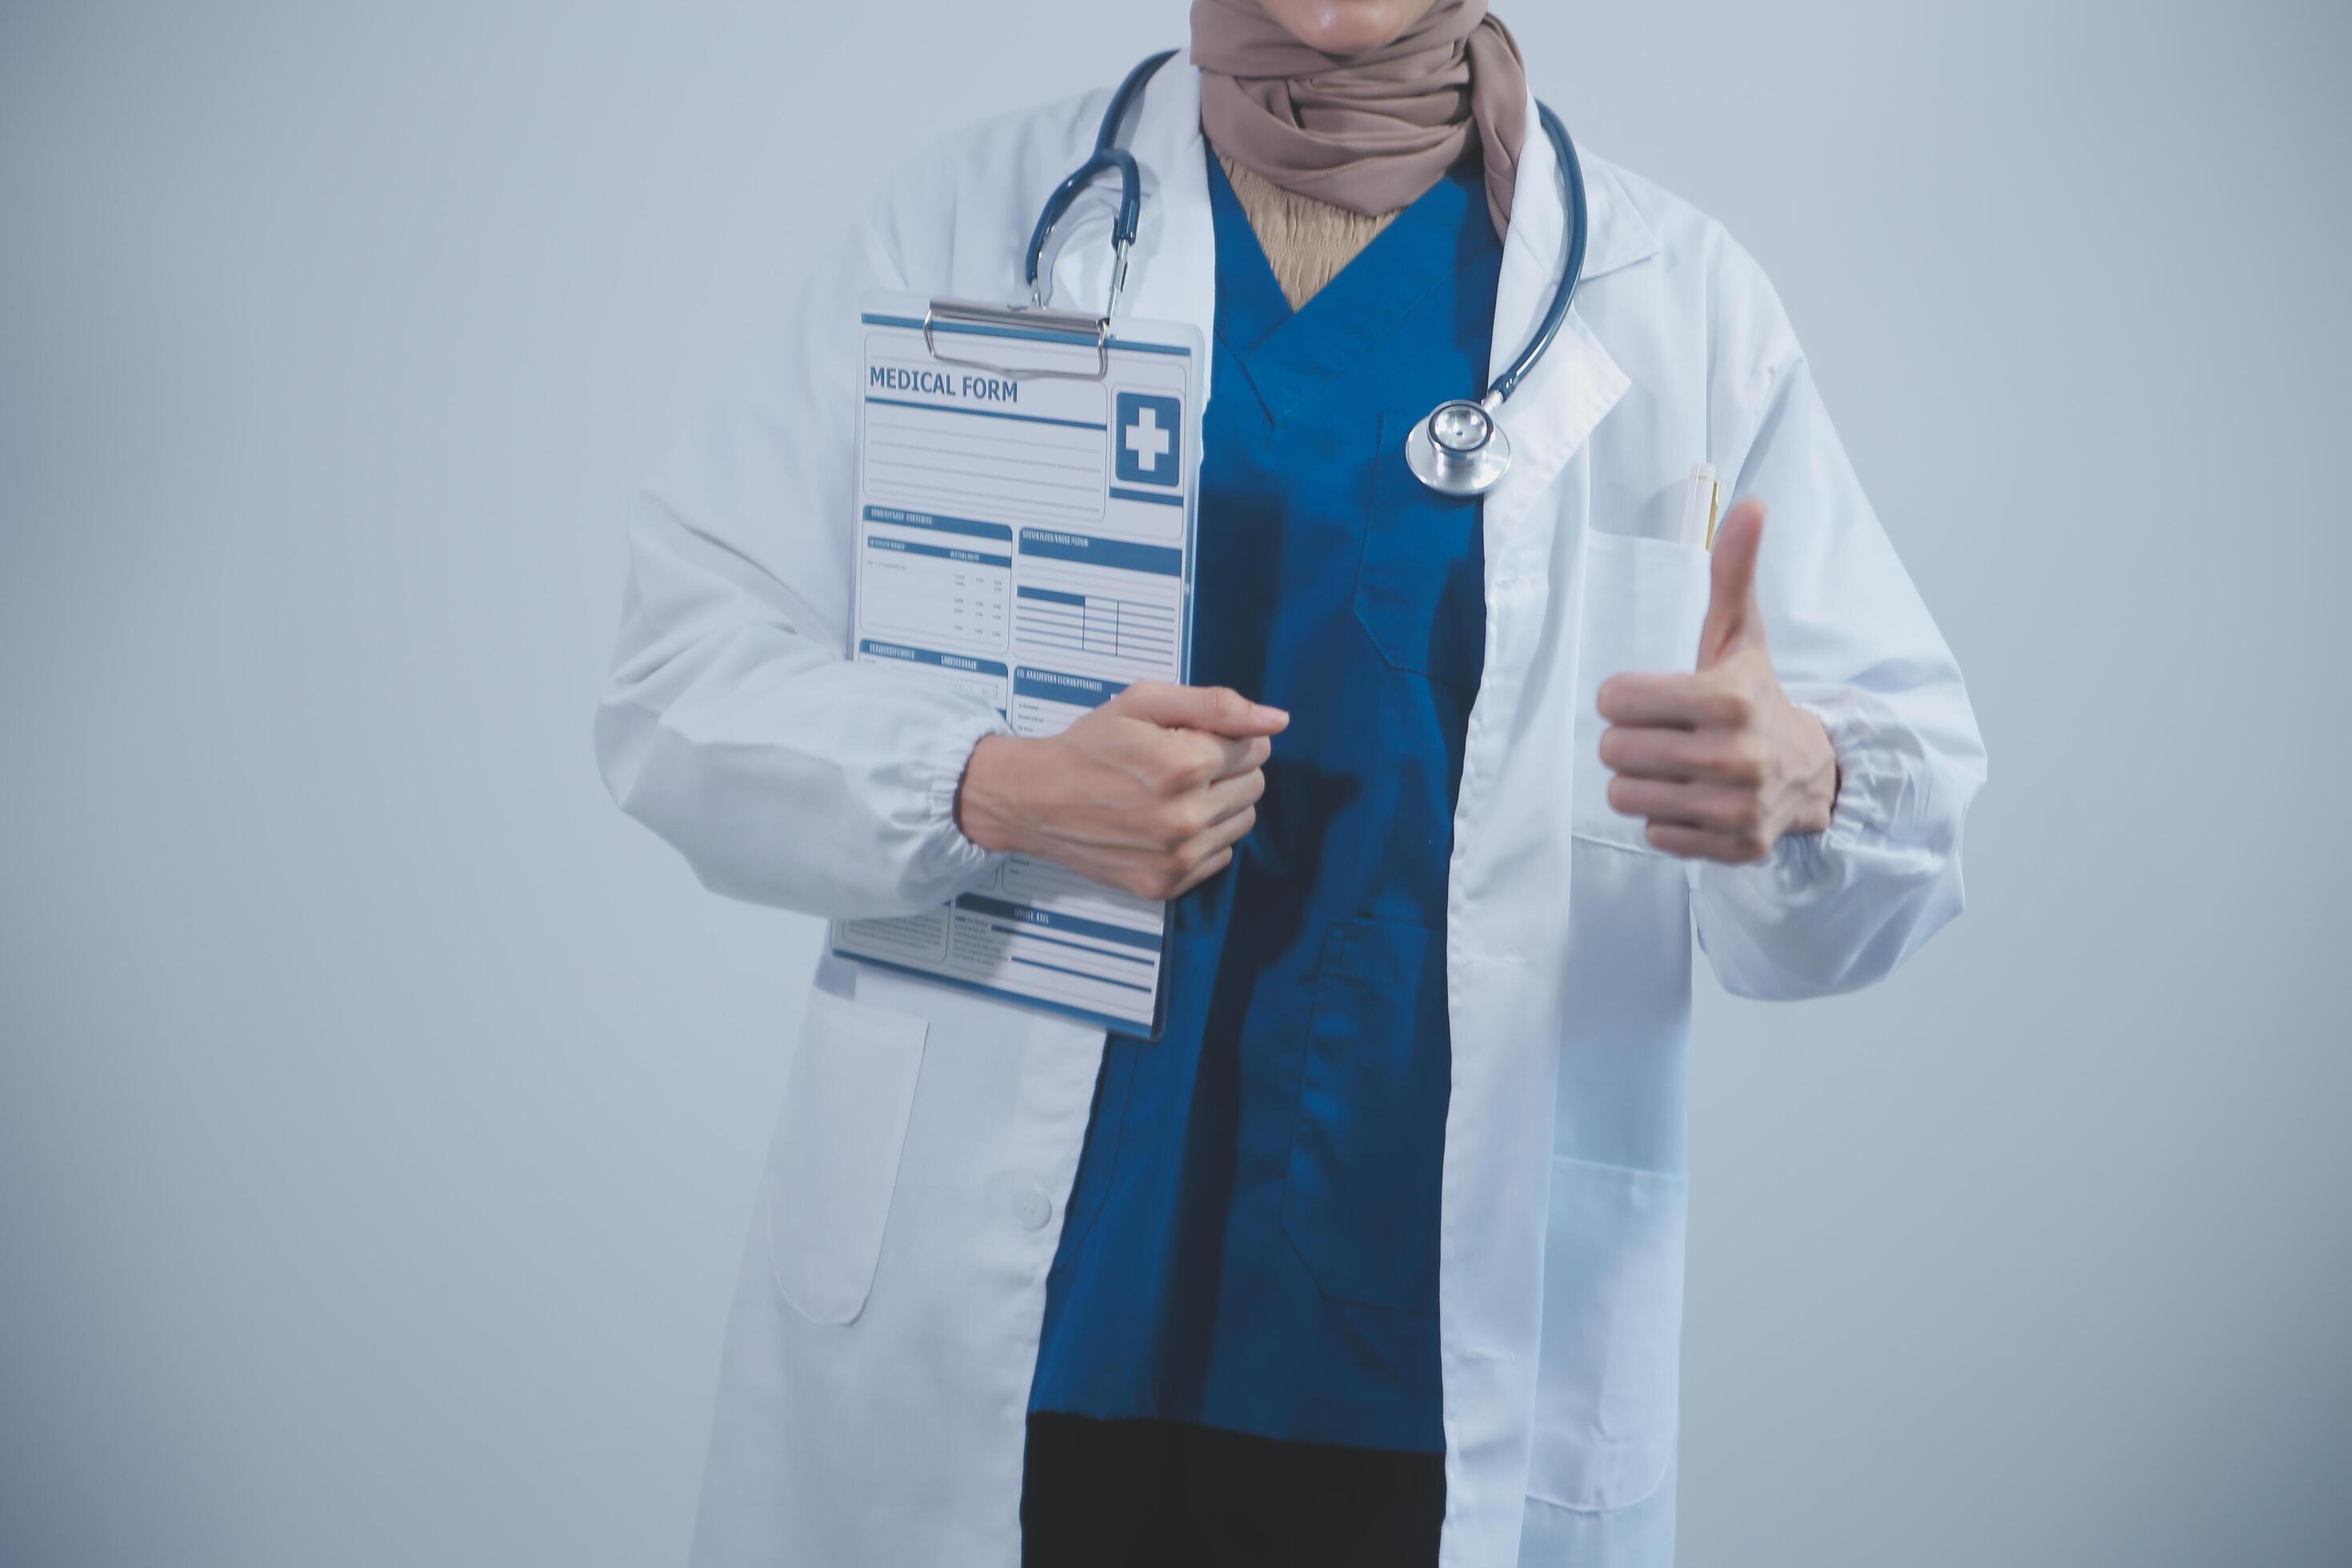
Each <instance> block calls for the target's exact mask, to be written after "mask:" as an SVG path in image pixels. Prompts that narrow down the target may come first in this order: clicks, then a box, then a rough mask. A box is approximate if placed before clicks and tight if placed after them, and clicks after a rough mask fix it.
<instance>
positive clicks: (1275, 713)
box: [1251, 702, 1290, 724]
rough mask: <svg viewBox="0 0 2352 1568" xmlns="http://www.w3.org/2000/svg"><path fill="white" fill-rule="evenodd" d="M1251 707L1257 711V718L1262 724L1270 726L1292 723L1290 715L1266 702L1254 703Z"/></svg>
mask: <svg viewBox="0 0 2352 1568" xmlns="http://www.w3.org/2000/svg"><path fill="white" fill-rule="evenodd" d="M1251 706H1252V707H1254V708H1255V709H1256V710H1257V716H1258V718H1259V720H1260V721H1262V722H1265V723H1268V724H1287V723H1289V722H1290V715H1289V714H1287V713H1286V712H1284V711H1283V710H1281V709H1279V708H1276V707H1272V706H1270V705H1268V704H1266V703H1264V702H1254V703H1252V704H1251Z"/></svg>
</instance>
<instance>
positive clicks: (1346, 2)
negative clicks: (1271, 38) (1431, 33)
mask: <svg viewBox="0 0 2352 1568" xmlns="http://www.w3.org/2000/svg"><path fill="white" fill-rule="evenodd" d="M1434 3H1435V0H1263V4H1264V5H1265V11H1266V15H1268V16H1272V17H1273V18H1274V19H1275V20H1276V22H1279V23H1280V24H1281V25H1282V27H1283V30H1284V31H1286V32H1287V33H1288V34H1290V36H1291V37H1295V38H1297V40H1298V41H1299V42H1300V43H1302V44H1305V45H1306V46H1307V47H1308V48H1311V49H1315V50H1318V51H1319V52H1321V53H1323V54H1327V55H1339V56H1342V57H1345V56H1348V55H1360V54H1362V53H1364V52H1365V51H1366V50H1368V49H1377V48H1379V47H1381V45H1382V44H1386V43H1390V42H1391V41H1393V40H1394V39H1395V38H1396V37H1398V36H1399V35H1400V34H1402V32H1403V31H1404V30H1405V29H1406V28H1407V27H1410V26H1412V25H1413V24H1414V23H1415V22H1418V21H1419V20H1421V18H1422V17H1423V16H1427V15H1428V14H1429V10H1430V7H1431V6H1432V5H1433V4H1434Z"/></svg>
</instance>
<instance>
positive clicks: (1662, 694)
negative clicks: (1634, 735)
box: [1593, 672, 1755, 730]
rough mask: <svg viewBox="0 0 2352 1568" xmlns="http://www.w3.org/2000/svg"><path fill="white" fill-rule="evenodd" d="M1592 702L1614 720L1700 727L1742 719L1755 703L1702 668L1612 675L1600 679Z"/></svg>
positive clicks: (1683, 728)
mask: <svg viewBox="0 0 2352 1568" xmlns="http://www.w3.org/2000/svg"><path fill="white" fill-rule="evenodd" d="M1593 706H1594V707H1595V708H1597V709H1599V710H1600V712H1601V717H1602V718H1603V719H1606V720H1608V721H1610V722H1611V723H1612V724H1646V725H1664V726H1666V727H1669V728H1672V729H1678V730H1696V729H1697V728H1698V727H1699V726H1701V725H1703V724H1717V725H1724V726H1732V725H1738V724H1744V723H1746V722H1747V721H1748V719H1749V718H1750V717H1751V716H1752V715H1753V711H1754V706H1755V705H1754V703H1753V702H1751V701H1750V700H1749V699H1748V695H1747V693H1745V692H1743V691H1741V690H1739V689H1737V688H1736V687H1734V686H1732V685H1731V684H1730V682H1729V681H1728V679H1726V678H1725V677H1722V676H1718V675H1713V674H1708V673H1706V672H1701V673H1699V674H1696V675H1612V676H1611V677H1610V678H1609V679H1606V680H1604V681H1602V682H1601V689H1600V691H1599V692H1597V693H1596V694H1595V695H1594V699H1593Z"/></svg>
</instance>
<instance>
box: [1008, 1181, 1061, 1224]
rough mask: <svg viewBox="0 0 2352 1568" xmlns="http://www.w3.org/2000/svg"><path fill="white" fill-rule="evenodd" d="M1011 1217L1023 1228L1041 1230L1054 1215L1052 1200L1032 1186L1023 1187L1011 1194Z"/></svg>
mask: <svg viewBox="0 0 2352 1568" xmlns="http://www.w3.org/2000/svg"><path fill="white" fill-rule="evenodd" d="M1053 1217H1054V1200H1053V1199H1051V1198H1049V1197H1047V1196H1046V1195H1045V1194H1043V1193H1041V1192H1039V1191H1038V1190H1037V1189H1036V1188H1034V1187H1024V1188H1022V1189H1021V1190H1020V1191H1019V1192H1018V1193H1016V1194H1013V1218H1014V1219H1017V1220H1019V1221H1020V1222H1021V1228H1022V1229H1024V1230H1043V1229H1045V1222H1046V1221H1047V1220H1049V1219H1052V1218H1053Z"/></svg>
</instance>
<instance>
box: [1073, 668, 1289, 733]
mask: <svg viewBox="0 0 2352 1568" xmlns="http://www.w3.org/2000/svg"><path fill="white" fill-rule="evenodd" d="M1112 704H1116V705H1118V709H1119V710H1120V711H1121V712H1123V713H1126V714H1128V715H1129V717H1131V718H1137V719H1144V720H1149V721H1150V722H1152V723H1154V724H1158V725H1160V726H1161V727H1162V728H1164V729H1170V730H1205V731H1209V732H1210V733H1211V734H1214V735H1230V736H1246V735H1276V734H1280V733H1281V732H1282V728H1283V726H1284V725H1286V724H1287V723H1289V722H1290V715H1289V714H1287V713H1286V712H1284V711H1283V710H1281V709H1279V708H1269V707H1267V706H1266V705H1265V704H1264V703H1262V702H1253V701H1251V700H1249V699H1248V698H1246V697H1244V696H1243V695H1242V694H1241V693H1240V692H1238V691H1235V690H1234V689H1233V688H1232V687H1230V686H1176V685H1171V683H1169V682H1167V681H1164V680H1139V681H1137V682H1136V683H1135V684H1134V685H1132V686H1130V687H1129V688H1128V689H1126V690H1124V691H1122V692H1120V693H1119V694H1118V696H1117V697H1114V698H1112V699H1111V700H1110V702H1109V703H1106V704H1104V706H1106V707H1108V706H1111V705H1112Z"/></svg>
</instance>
